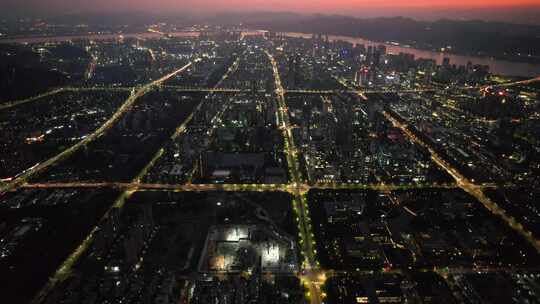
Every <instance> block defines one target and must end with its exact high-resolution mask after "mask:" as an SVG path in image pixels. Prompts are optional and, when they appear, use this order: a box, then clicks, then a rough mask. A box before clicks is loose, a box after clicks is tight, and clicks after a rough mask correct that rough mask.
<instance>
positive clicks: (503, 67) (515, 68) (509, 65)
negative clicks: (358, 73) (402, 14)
mask: <svg viewBox="0 0 540 304" xmlns="http://www.w3.org/2000/svg"><path fill="white" fill-rule="evenodd" d="M282 34H283V35H284V36H287V37H302V38H311V37H312V34H306V33H296V32H284V33H282ZM328 40H330V41H336V40H342V41H347V42H350V43H359V44H364V45H366V46H367V45H381V44H383V45H385V46H386V49H387V52H388V53H390V54H399V53H409V54H413V55H414V57H415V58H426V59H433V60H436V61H437V64H442V61H443V58H444V57H448V58H450V64H456V65H458V66H459V65H467V62H469V61H470V62H472V63H473V64H482V65H489V70H490V72H491V73H493V74H498V75H508V76H522V77H536V76H539V75H540V64H534V63H527V62H512V61H507V60H499V59H493V58H488V57H477V56H463V55H456V54H448V53H442V52H432V51H427V50H421V49H415V48H412V47H405V46H402V45H394V44H390V43H380V42H374V41H370V40H366V39H362V38H357V37H349V36H335V35H329V36H328Z"/></svg>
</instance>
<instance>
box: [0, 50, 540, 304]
mask: <svg viewBox="0 0 540 304" xmlns="http://www.w3.org/2000/svg"><path fill="white" fill-rule="evenodd" d="M265 53H266V55H267V56H268V59H269V60H270V63H271V65H272V70H273V74H274V80H275V92H273V95H274V98H275V99H276V102H277V108H276V117H277V122H278V126H279V128H280V130H281V131H282V137H283V140H284V151H283V152H284V153H285V155H286V159H287V165H288V170H289V177H290V178H289V182H288V183H286V184H192V183H191V182H190V181H188V182H187V183H185V184H150V183H142V182H141V181H142V178H143V177H144V176H145V175H146V173H147V172H148V171H149V170H150V169H151V168H152V167H153V165H154V164H155V162H156V161H157V160H158V159H159V158H160V157H161V156H162V155H163V153H164V147H161V148H160V149H158V151H157V152H156V153H155V155H154V156H153V157H152V158H151V160H150V161H149V162H148V164H147V165H146V166H144V168H143V169H142V170H141V171H140V172H139V174H137V176H135V177H134V178H133V179H132V180H131V182H124V183H120V182H65V183H28V180H29V178H30V177H32V176H34V175H35V174H37V173H38V172H42V171H43V170H44V169H46V168H48V167H50V166H52V165H53V164H55V163H58V162H60V161H62V160H64V159H66V158H67V157H68V156H69V155H71V154H73V153H75V152H77V151H78V150H79V149H80V148H82V147H83V146H86V145H88V144H89V143H90V142H92V141H94V140H96V139H98V138H99V137H101V136H102V135H103V134H104V133H105V132H107V130H108V129H109V128H110V127H111V126H113V125H114V124H115V123H116V122H117V121H118V120H119V119H120V118H121V116H122V115H124V114H125V113H126V112H128V111H130V109H131V108H132V105H133V104H134V102H135V101H136V100H137V99H138V98H140V97H142V96H144V95H146V94H147V93H148V92H150V91H152V90H155V89H156V88H163V89H168V90H174V91H176V92H178V93H195V92H198V93H208V94H230V93H233V94H235V93H243V92H252V91H251V90H244V89H234V88H221V87H220V84H221V83H222V82H223V80H224V79H226V78H227V75H228V73H230V72H231V71H232V70H234V66H235V65H236V64H233V65H232V67H233V68H232V69H229V70H228V71H227V72H226V73H225V74H224V75H223V77H222V78H221V80H220V81H219V82H218V83H217V84H216V85H215V86H214V87H212V88H197V87H180V86H167V85H164V82H165V81H166V80H168V79H170V78H172V77H174V76H176V75H177V74H179V73H182V72H183V71H184V70H186V69H187V68H189V67H190V66H191V65H193V64H194V63H196V62H197V61H198V60H199V59H195V60H193V61H192V62H190V63H188V64H186V65H185V66H183V67H181V68H179V69H177V70H175V71H174V72H172V73H170V74H167V75H165V76H163V77H161V78H159V79H157V80H154V81H152V82H150V83H148V84H146V85H144V86H140V87H121V88H105V87H101V88H99V87H98V88H75V87H65V88H58V89H54V90H52V91H50V92H46V93H43V94H41V95H38V96H35V97H30V98H26V99H23V100H17V101H11V102H5V103H3V104H1V105H0V110H3V109H8V108H11V107H15V106H18V105H21V104H25V103H29V102H37V101H38V100H39V99H40V98H43V97H48V96H52V95H55V94H58V93H61V92H79V91H103V90H113V91H129V92H131V95H130V96H129V98H128V99H127V100H126V101H125V102H124V103H123V104H122V105H121V106H120V108H119V109H118V110H117V111H116V112H115V113H114V114H113V115H112V116H111V117H110V118H109V119H108V120H107V121H106V122H105V123H104V124H103V125H102V126H101V127H99V128H98V129H97V130H95V131H94V132H93V133H91V134H89V136H87V137H86V138H85V139H83V140H81V141H80V142H78V143H76V144H75V145H73V146H72V147H70V148H68V149H66V150H64V151H62V152H61V153H59V154H58V155H56V156H54V157H52V158H50V159H48V160H46V161H44V162H42V163H41V164H40V165H38V166H37V167H35V168H33V169H31V170H29V171H27V172H25V173H23V174H22V175H21V176H19V177H17V178H15V179H14V180H12V181H10V182H7V183H4V184H1V183H0V193H2V192H8V191H10V192H11V191H17V190H18V189H62V188H95V189H99V188H114V189H120V190H122V193H121V195H120V196H119V197H118V198H117V199H116V201H115V202H114V204H112V206H111V209H112V208H115V207H116V208H121V207H122V206H123V205H124V204H125V203H126V201H127V200H128V199H129V198H130V196H131V195H132V194H133V193H135V192H137V191H175V192H178V191H197V192H201V191H234V192H238V191H245V192H250V191H263V192H264V191H280V192H288V193H290V194H291V195H292V196H293V209H294V211H295V213H296V215H297V219H298V223H297V224H298V231H299V234H300V235H299V242H300V247H301V250H302V257H303V259H304V260H303V262H302V265H301V269H302V272H301V274H299V276H300V278H301V280H302V282H303V284H304V286H305V287H306V288H307V289H308V292H309V293H308V298H309V299H310V302H311V303H321V302H322V299H323V296H324V295H323V293H322V291H321V286H322V285H323V284H324V282H325V280H326V279H327V278H328V277H330V276H333V275H335V274H337V272H336V271H334V270H331V269H326V270H323V269H321V267H320V265H319V262H318V261H317V257H316V249H315V246H316V244H315V240H314V236H313V232H312V229H311V228H312V226H311V225H312V224H311V219H310V216H309V211H308V208H307V198H306V194H307V192H308V191H309V190H310V189H328V190H376V191H395V190H408V189H463V190H464V191H465V192H467V193H469V194H470V195H472V196H473V197H475V198H476V199H477V200H478V201H479V202H480V203H482V204H483V205H484V206H485V207H486V208H487V209H488V210H489V211H490V212H491V213H492V214H493V215H495V216H497V217H499V218H501V219H502V220H503V221H504V222H505V223H506V224H507V225H508V226H509V227H511V228H512V229H513V230H514V231H516V232H518V233H519V234H520V235H521V236H523V237H524V238H525V239H526V240H527V241H528V242H529V243H530V244H531V245H533V246H534V248H535V249H536V250H538V251H539V252H540V241H539V240H537V239H535V238H534V237H533V235H532V233H531V232H530V231H527V230H525V228H524V227H523V226H522V225H521V224H520V223H519V222H517V221H516V220H515V219H514V218H512V217H511V216H510V215H508V214H506V212H505V211H504V210H503V209H502V208H500V207H499V206H497V204H496V203H494V202H493V201H492V200H490V199H489V198H488V197H487V196H486V195H485V194H484V192H483V190H484V189H492V188H500V187H505V185H496V184H492V183H484V184H475V183H473V182H471V181H469V180H468V179H467V178H466V177H464V176H463V175H462V174H461V173H460V172H459V171H458V170H457V169H455V168H453V167H452V166H451V165H450V164H448V162H446V161H445V160H444V159H443V158H441V157H440V156H439V155H438V154H437V152H435V150H434V149H433V148H432V147H430V146H429V145H428V144H426V143H424V142H423V141H422V140H421V139H419V138H418V137H416V136H415V134H414V133H413V132H411V130H410V129H409V128H408V126H407V125H406V124H404V123H401V122H399V121H398V120H397V119H396V118H395V117H393V116H392V115H391V114H389V113H387V112H384V113H383V115H384V117H385V118H386V119H388V121H390V122H391V123H392V124H393V125H394V126H395V127H397V128H399V129H401V130H402V131H403V133H404V134H405V135H406V136H407V138H408V139H409V140H410V141H412V142H414V143H415V144H417V145H420V146H422V147H424V148H426V149H427V150H428V151H429V152H430V154H431V158H432V160H433V161H434V162H435V163H436V164H437V165H438V166H439V167H441V168H442V169H444V170H445V171H446V172H447V173H449V174H450V175H451V176H452V177H453V178H454V180H455V182H452V183H425V184H382V183H381V184H350V183H326V184H325V183H309V182H306V181H305V179H304V178H303V177H302V176H301V173H300V162H299V160H298V150H297V148H296V146H295V142H294V138H293V134H292V132H291V129H292V127H291V125H290V122H289V113H288V109H287V106H286V101H285V96H286V94H316V95H333V94H357V95H358V96H359V97H360V98H362V99H365V94H369V93H396V94H397V93H421V92H435V91H439V90H440V89H436V88H428V89H422V90H371V91H370V90H359V89H357V88H353V87H350V86H349V85H348V84H346V83H341V84H342V85H344V86H345V87H346V89H344V90H285V89H284V88H283V86H282V84H281V79H280V75H279V71H278V67H277V63H276V61H275V59H274V58H273V55H272V54H271V53H270V52H269V51H268V50H265ZM240 56H242V55H240ZM237 62H238V59H237V61H236V62H235V63H237ZM537 81H540V77H537V78H533V79H529V80H524V81H518V82H511V83H504V84H499V85H492V86H482V87H466V88H462V89H465V90H469V89H472V90H478V89H480V90H484V89H487V88H494V87H501V88H502V87H509V86H514V85H525V84H530V83H533V82H537ZM267 93H268V92H267ZM204 102H205V101H201V102H200V103H199V105H198V106H197V107H196V108H195V109H194V110H193V111H192V113H191V114H190V115H189V116H188V117H187V118H186V119H185V120H184V121H183V122H182V123H181V124H180V125H179V126H178V127H177V129H176V130H175V132H174V134H173V135H172V136H171V137H170V140H174V139H176V138H178V137H180V136H181V135H182V134H184V133H185V131H186V129H187V126H188V124H189V123H190V122H191V120H192V118H193V116H194V114H195V113H196V112H197V111H199V110H200V109H201V106H202V104H203V103H204ZM224 107H227V106H226V105H224ZM223 112H224V111H223ZM111 209H109V211H110V210H111ZM109 211H107V212H106V213H105V214H104V215H103V218H102V220H103V219H106V218H107V217H108V216H109ZM97 227H98V226H96V227H94V229H92V231H91V232H90V234H89V235H88V236H87V237H86V238H85V239H84V240H83V241H82V243H81V244H80V245H79V246H78V247H77V248H76V250H75V251H74V252H73V253H71V254H70V255H69V257H68V258H67V259H66V260H65V261H64V263H63V264H62V265H61V266H60V267H59V268H58V270H57V271H56V272H55V274H54V275H53V276H52V277H51V278H50V279H49V282H48V283H47V284H46V286H45V287H44V288H43V289H42V290H41V291H40V292H39V293H38V294H37V296H36V297H35V298H34V300H33V303H40V302H41V301H42V300H43V299H45V297H46V296H47V294H48V293H49V292H50V291H51V290H52V289H53V288H54V287H55V286H56V284H57V283H58V282H61V281H62V280H64V279H65V278H67V277H68V276H69V275H70V274H71V273H72V266H73V265H74V263H75V262H76V261H77V260H78V259H79V258H80V257H81V255H82V254H83V253H84V252H85V251H86V250H87V249H88V247H89V245H90V244H91V243H92V241H93V238H94V234H95V232H96V231H97V229H98V228H97ZM456 271H458V270H456Z"/></svg>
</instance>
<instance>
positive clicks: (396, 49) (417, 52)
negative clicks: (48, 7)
mask: <svg viewBox="0 0 540 304" xmlns="http://www.w3.org/2000/svg"><path fill="white" fill-rule="evenodd" d="M282 34H283V35H285V36H287V37H303V38H311V37H312V34H307V33H296V32H284V33H282ZM169 35H171V36H173V37H197V36H198V35H199V33H198V32H174V33H170V34H169ZM162 36H163V35H162V34H160V33H153V32H143V33H126V34H91V35H90V34H89V35H74V36H50V37H42V36H38V37H20V38H7V39H0V43H44V42H61V41H68V40H77V39H91V40H110V39H119V38H121V37H123V38H139V39H153V38H159V37H162ZM328 39H329V40H331V41H335V40H343V41H347V42H350V43H359V44H365V45H380V44H383V45H385V46H386V49H387V52H388V53H391V54H399V53H400V52H403V53H409V54H413V55H414V56H415V58H426V59H433V60H436V61H437V64H441V63H442V60H443V58H444V57H448V58H450V64H456V65H466V64H467V62H469V61H470V62H472V63H473V64H482V65H489V70H490V72H491V73H493V74H498V75H508V76H522V77H536V76H539V75H540V64H534V63H526V62H512V61H507V60H499V59H493V58H488V57H476V56H463V55H456V54H448V53H442V52H432V51H427V50H421V49H416V48H412V47H405V46H402V45H394V44H390V43H380V42H374V41H370V40H366V39H362V38H357V37H349V36H335V35H329V36H328Z"/></svg>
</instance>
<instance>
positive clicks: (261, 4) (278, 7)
mask: <svg viewBox="0 0 540 304" xmlns="http://www.w3.org/2000/svg"><path fill="white" fill-rule="evenodd" d="M118 11H148V12H158V13H159V12H178V13H181V12H186V11H190V12H192V11H197V12H202V13H206V12H220V11H287V12H300V13H339V14H346V15H354V16H360V17H375V16H397V15H402V16H410V17H417V18H424V19H434V18H450V19H459V18H466V19H472V18H476V19H499V20H505V19H512V18H514V19H516V20H518V21H522V22H527V23H540V16H539V15H540V14H537V13H539V12H540V0H392V1H385V0H296V1H291V0H227V1H225V0H93V1H92V0H1V1H0V12H1V13H0V14H3V15H6V14H9V13H10V12H13V13H17V14H37V13H48V14H58V15H60V14H64V13H85V12H118Z"/></svg>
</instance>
